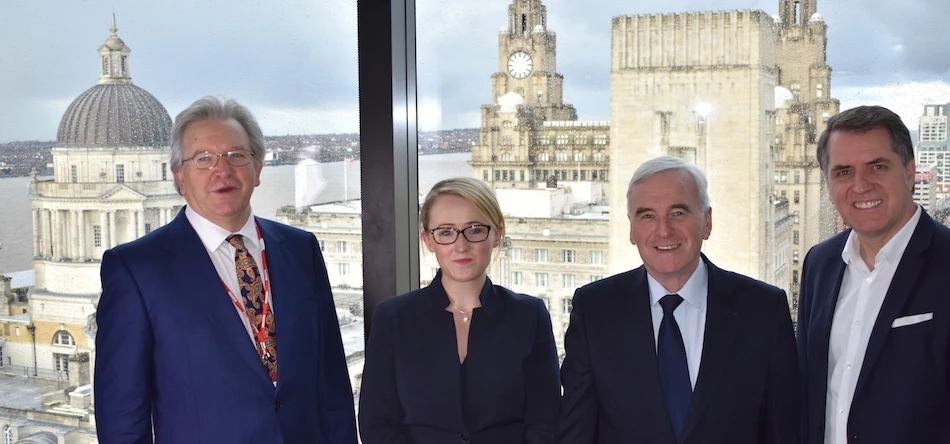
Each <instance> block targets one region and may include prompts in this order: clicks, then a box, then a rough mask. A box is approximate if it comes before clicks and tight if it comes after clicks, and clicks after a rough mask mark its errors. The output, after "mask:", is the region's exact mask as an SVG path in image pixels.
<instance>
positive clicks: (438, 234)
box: [429, 224, 491, 245]
mask: <svg viewBox="0 0 950 444" xmlns="http://www.w3.org/2000/svg"><path fill="white" fill-rule="evenodd" d="M490 231H491V227H490V226H488V225H482V224H475V225H472V226H470V227H465V228H462V229H461V230H459V229H457V228H453V227H438V228H434V229H431V230H429V234H430V235H431V236H432V240H434V241H435V243H437V244H439V245H450V244H454V243H455V241H457V240H458V238H459V233H461V234H462V236H464V237H465V240H467V241H469V242H485V240H486V239H488V233H489V232H490Z"/></svg>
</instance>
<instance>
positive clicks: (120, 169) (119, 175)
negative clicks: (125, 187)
mask: <svg viewBox="0 0 950 444" xmlns="http://www.w3.org/2000/svg"><path fill="white" fill-rule="evenodd" d="M115 181H116V183H122V182H125V165H121V164H120V165H116V166H115Z"/></svg>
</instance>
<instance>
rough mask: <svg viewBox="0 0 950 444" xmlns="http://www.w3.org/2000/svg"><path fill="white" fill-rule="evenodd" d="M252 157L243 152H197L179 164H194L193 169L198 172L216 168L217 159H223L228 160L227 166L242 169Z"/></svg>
mask: <svg viewBox="0 0 950 444" xmlns="http://www.w3.org/2000/svg"><path fill="white" fill-rule="evenodd" d="M253 156H254V154H253V153H249V152H247V151H244V150H238V151H228V152H226V153H224V154H218V153H212V152H211V151H198V152H197V153H195V155H194V156H191V157H189V158H187V159H184V160H182V161H181V163H183V164H184V163H185V162H187V161H189V160H190V161H191V162H192V163H194V164H195V168H197V169H199V170H210V169H212V168H214V167H216V166H218V159H219V158H221V157H223V158H225V159H227V160H228V164H230V165H231V166H233V167H242V166H245V165H247V164H249V163H251V157H253Z"/></svg>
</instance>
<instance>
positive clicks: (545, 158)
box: [538, 153, 551, 162]
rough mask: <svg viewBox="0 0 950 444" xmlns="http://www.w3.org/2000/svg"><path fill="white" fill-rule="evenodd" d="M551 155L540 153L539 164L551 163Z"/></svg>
mask: <svg viewBox="0 0 950 444" xmlns="http://www.w3.org/2000/svg"><path fill="white" fill-rule="evenodd" d="M550 161H551V155H550V154H548V153H538V162H550Z"/></svg>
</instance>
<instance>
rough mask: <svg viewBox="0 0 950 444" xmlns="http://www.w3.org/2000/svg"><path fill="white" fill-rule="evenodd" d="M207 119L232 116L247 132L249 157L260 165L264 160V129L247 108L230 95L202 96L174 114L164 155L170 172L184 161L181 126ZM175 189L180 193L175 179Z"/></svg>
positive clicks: (184, 126)
mask: <svg viewBox="0 0 950 444" xmlns="http://www.w3.org/2000/svg"><path fill="white" fill-rule="evenodd" d="M211 119H218V120H229V119H234V120H236V121H237V122H238V124H240V125H241V127H242V128H244V132H246V133H247V139H248V141H249V142H250V144H251V146H250V147H249V148H250V149H251V159H252V160H253V162H254V165H255V166H261V165H262V164H263V163H264V154H265V153H266V152H267V150H266V149H265V148H264V133H263V132H262V131H261V127H260V125H258V124H257V119H255V118H254V115H253V114H251V111H250V110H249V109H247V107H245V106H244V105H241V104H240V103H237V102H236V101H235V100H234V99H224V98H219V97H215V96H204V97H202V98H200V99H198V100H197V101H195V103H192V104H191V105H190V106H188V107H187V108H185V109H184V110H183V111H182V112H180V113H178V115H177V116H176V117H175V124H174V125H172V147H171V154H170V155H169V156H168V163H169V164H170V165H171V169H172V172H178V171H180V170H181V167H182V166H183V165H184V160H183V159H184V157H185V142H184V141H185V130H187V129H188V126H189V125H191V124H192V123H194V122H199V121H202V120H211ZM175 189H176V190H177V191H178V192H179V193H181V189H179V188H178V181H177V180H176V181H175Z"/></svg>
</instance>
